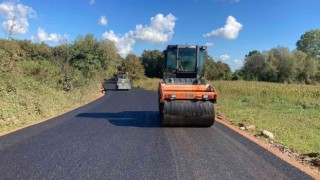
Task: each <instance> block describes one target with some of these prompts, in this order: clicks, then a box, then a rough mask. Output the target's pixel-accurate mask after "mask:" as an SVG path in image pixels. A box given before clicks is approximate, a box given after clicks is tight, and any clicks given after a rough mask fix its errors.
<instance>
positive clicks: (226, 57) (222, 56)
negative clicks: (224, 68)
mask: <svg viewBox="0 0 320 180" xmlns="http://www.w3.org/2000/svg"><path fill="white" fill-rule="evenodd" d="M228 59H230V56H229V55H227V54H224V55H221V56H220V57H219V60H220V61H222V62H224V61H227V60H228Z"/></svg>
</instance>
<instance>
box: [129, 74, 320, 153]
mask: <svg viewBox="0 0 320 180" xmlns="http://www.w3.org/2000/svg"><path fill="white" fill-rule="evenodd" d="M160 81H161V80H160V79H146V80H139V81H134V86H135V87H139V88H144V89H148V90H157V87H158V83H159V82H160ZM209 83H210V84H212V85H213V86H214V87H215V88H216V89H217V91H218V96H219V99H218V103H217V105H216V112H219V113H220V114H223V116H224V117H227V118H228V119H230V120H231V121H232V122H233V123H234V124H236V125H237V124H240V123H242V124H244V125H255V126H256V131H257V132H258V133H259V132H260V131H262V130H267V131H270V132H272V133H273V134H274V135H275V140H274V141H275V142H277V143H279V144H282V145H285V146H288V147H290V148H292V149H294V150H297V151H299V152H300V153H302V154H307V153H320V140H319V138H320V86H319V85H299V84H279V83H266V82H248V81H212V82H209Z"/></svg>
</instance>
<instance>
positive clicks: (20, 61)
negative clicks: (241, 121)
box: [0, 30, 320, 91]
mask: <svg viewBox="0 0 320 180" xmlns="http://www.w3.org/2000/svg"><path fill="white" fill-rule="evenodd" d="M296 45H297V49H296V50H293V51H290V50H289V49H288V48H286V47H281V46H279V47H275V48H272V49H271V50H268V51H263V52H260V51H257V50H253V51H250V52H249V53H248V54H247V55H246V56H245V58H244V65H243V67H242V68H240V69H239V70H236V71H235V72H233V73H232V71H231V69H230V67H229V65H228V64H226V63H224V62H221V61H215V60H214V59H213V58H212V57H210V56H208V57H207V58H206V79H208V80H250V81H267V82H281V83H295V82H298V83H306V84H310V83H315V82H319V81H320V66H319V62H320V30H311V31H308V32H306V33H305V34H303V35H302V36H301V38H300V39H299V40H298V41H297V43H296ZM163 58H164V54H163V52H162V51H159V50H145V51H143V52H142V54H141V56H140V57H139V56H136V55H134V54H128V55H127V56H126V57H121V56H120V55H119V54H118V53H117V49H116V47H115V44H114V43H113V42H111V41H107V40H101V41H98V40H97V39H96V38H94V36H93V35H90V34H89V35H86V36H79V37H78V38H77V39H76V40H75V41H74V42H73V43H70V44H61V45H58V46H54V47H52V46H49V45H47V44H45V43H32V42H31V41H29V40H13V39H10V40H5V39H0V78H1V79H3V80H5V81H9V80H10V78H14V77H17V76H19V77H22V76H23V77H32V78H34V79H36V80H37V81H39V82H41V83H47V84H49V85H50V86H53V87H56V88H59V89H63V90H65V91H71V90H72V89H75V88H79V87H83V86H85V85H86V84H87V83H88V82H90V81H92V80H93V79H103V78H109V77H111V76H112V75H113V74H115V73H116V72H117V71H118V70H119V67H120V69H121V70H122V71H124V72H127V73H128V74H129V76H130V77H131V78H132V79H141V78H144V77H145V76H147V77H151V78H162V74H163V62H164V61H163ZM7 84H10V83H7ZM7 87H10V86H9V85H8V86H7ZM9 89H10V88H9Z"/></svg>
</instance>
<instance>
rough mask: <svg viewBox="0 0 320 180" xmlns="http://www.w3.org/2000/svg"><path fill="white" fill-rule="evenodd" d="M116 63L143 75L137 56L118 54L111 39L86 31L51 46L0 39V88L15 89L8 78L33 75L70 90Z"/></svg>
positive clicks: (109, 73)
mask: <svg viewBox="0 0 320 180" xmlns="http://www.w3.org/2000/svg"><path fill="white" fill-rule="evenodd" d="M119 67H122V70H123V71H126V72H128V73H129V75H130V77H131V78H133V79H139V78H142V77H144V69H143V66H142V63H141V61H140V59H139V57H137V56H136V55H133V54H129V55H128V56H127V57H125V58H122V57H120V55H118V53H117V49H116V47H115V45H114V43H113V42H111V41H98V40H97V39H95V38H94V36H93V35H90V34H89V35H86V36H79V37H78V38H77V39H76V40H75V41H74V42H73V43H71V44H61V45H58V46H54V47H52V46H49V45H47V44H45V43H32V42H31V41H29V40H14V39H10V40H6V39H0V79H1V80H2V82H1V84H4V85H3V86H2V87H1V88H0V90H1V89H2V90H5V91H8V92H9V91H15V90H16V87H11V85H10V81H11V79H12V78H15V79H21V78H33V79H36V80H37V81H38V82H40V83H46V84H48V85H49V86H50V87H55V88H58V89H62V90H65V91H71V90H73V89H77V88H80V87H85V86H86V85H87V84H88V83H90V82H92V81H94V80H99V79H100V80H101V79H103V78H108V77H111V76H112V75H113V74H115V73H117V71H118V68H119ZM11 84H12V83H11Z"/></svg>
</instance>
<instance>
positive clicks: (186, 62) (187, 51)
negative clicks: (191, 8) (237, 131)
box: [158, 45, 218, 127]
mask: <svg viewBox="0 0 320 180" xmlns="http://www.w3.org/2000/svg"><path fill="white" fill-rule="evenodd" d="M164 54H165V71H164V74H163V82H161V83H159V88H158V94H159V99H158V101H159V114H160V116H161V121H162V124H163V125H164V126H202V127H209V126H212V125H213V123H214V119H215V112H214V104H215V103H216V102H217V99H218V96H217V92H216V90H215V88H214V87H213V86H212V85H210V84H206V82H205V78H204V72H205V57H206V47H205V46H180V45H169V46H168V47H167V49H166V50H165V51H164Z"/></svg>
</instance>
